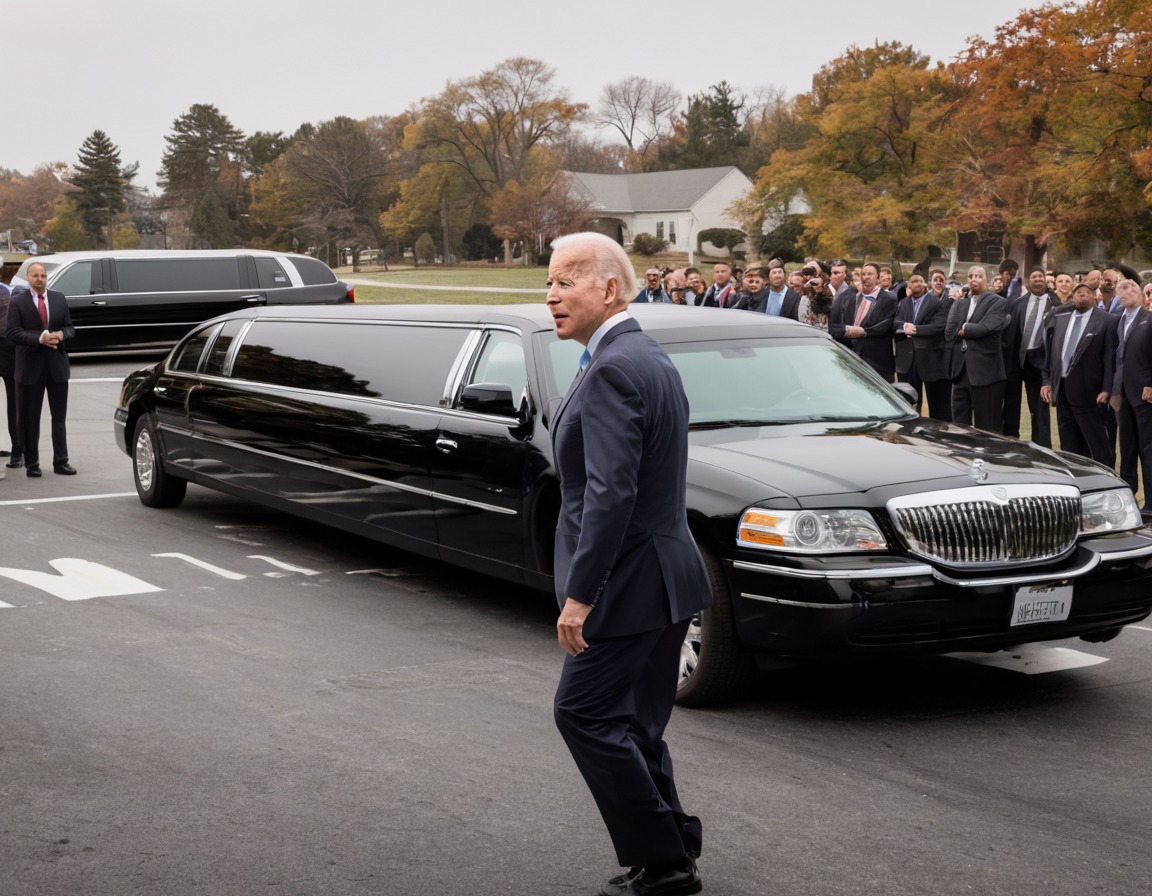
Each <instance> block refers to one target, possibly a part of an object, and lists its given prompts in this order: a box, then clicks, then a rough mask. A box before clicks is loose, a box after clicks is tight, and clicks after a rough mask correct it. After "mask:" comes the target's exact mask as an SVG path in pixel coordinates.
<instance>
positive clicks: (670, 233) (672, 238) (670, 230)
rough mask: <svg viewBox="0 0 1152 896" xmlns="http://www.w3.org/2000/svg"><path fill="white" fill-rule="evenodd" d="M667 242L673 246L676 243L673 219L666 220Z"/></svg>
mask: <svg viewBox="0 0 1152 896" xmlns="http://www.w3.org/2000/svg"><path fill="white" fill-rule="evenodd" d="M668 242H669V243H671V244H672V245H673V246H675V245H676V222H675V221H669V222H668Z"/></svg>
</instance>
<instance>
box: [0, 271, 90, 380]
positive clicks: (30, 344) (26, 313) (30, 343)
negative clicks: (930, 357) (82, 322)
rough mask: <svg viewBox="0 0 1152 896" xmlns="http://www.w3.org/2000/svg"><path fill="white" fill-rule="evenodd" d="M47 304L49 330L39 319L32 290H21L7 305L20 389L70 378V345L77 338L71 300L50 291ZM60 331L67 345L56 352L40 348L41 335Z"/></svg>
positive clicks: (58, 348)
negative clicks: (70, 304) (69, 304)
mask: <svg viewBox="0 0 1152 896" xmlns="http://www.w3.org/2000/svg"><path fill="white" fill-rule="evenodd" d="M45 295H46V297H47V301H48V326H47V327H45V326H44V322H43V321H42V320H41V319H40V309H38V308H37V307H36V298H35V296H34V295H33V293H32V291H31V290H28V289H21V290H18V291H17V292H15V293H13V294H12V298H11V299H10V300H9V303H8V330H7V332H6V333H5V335H6V336H7V337H8V341H9V342H12V343H14V344H15V345H16V382H17V383H20V384H21V385H25V384H28V385H30V384H32V383H39V382H46V381H48V380H51V381H53V382H57V383H60V382H65V381H66V380H67V379H68V375H69V372H70V370H69V364H68V342H69V340H71V339H74V338H75V336H76V329H75V327H73V326H72V315H71V314H70V313H69V311H68V299H67V298H65V296H64V293H62V292H56V291H55V290H53V289H50V290H48V291H47V293H45ZM45 330H50V331H52V332H53V333H55V332H56V331H57V330H59V331H60V332H61V333H63V334H64V341H63V342H61V343H60V344H59V345H58V346H56V348H51V347H50V346H47V345H41V344H40V335H41V334H42V333H43V332H44V331H45Z"/></svg>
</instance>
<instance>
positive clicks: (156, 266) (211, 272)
mask: <svg viewBox="0 0 1152 896" xmlns="http://www.w3.org/2000/svg"><path fill="white" fill-rule="evenodd" d="M240 261H242V259H236V258H132V259H117V260H116V280H117V284H118V287H119V290H120V292H212V291H215V290H221V289H240V288H241V287H240Z"/></svg>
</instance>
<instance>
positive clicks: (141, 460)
mask: <svg viewBox="0 0 1152 896" xmlns="http://www.w3.org/2000/svg"><path fill="white" fill-rule="evenodd" d="M159 450H160V449H159V445H158V443H157V441H156V431H155V429H154V428H153V426H152V424H151V423H150V422H149V420H148V416H147V415H146V414H145V415H143V416H141V417H140V419H139V420H137V421H136V433H135V435H134V436H133V439H132V475H133V478H134V479H135V480H136V494H138V495H139V496H140V502H141V503H142V504H144V505H145V506H147V507H176V506H178V505H179V504H180V502H181V501H183V500H184V493H185V492H186V491H187V490H188V482H187V480H184V479H178V478H177V477H175V476H173V475H171V474H170V473H168V472H166V471H165V470H164V460H163V458H162V457H161V456H160V453H159Z"/></svg>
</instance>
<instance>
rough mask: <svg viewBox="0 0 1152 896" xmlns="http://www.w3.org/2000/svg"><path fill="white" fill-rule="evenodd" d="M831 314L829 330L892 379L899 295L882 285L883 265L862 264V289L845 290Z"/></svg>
mask: <svg viewBox="0 0 1152 896" xmlns="http://www.w3.org/2000/svg"><path fill="white" fill-rule="evenodd" d="M832 304H833V308H832V311H831V313H830V314H829V315H828V332H829V333H830V334H831V336H832V338H833V339H835V340H837V341H838V342H842V343H844V344H845V345H847V346H848V347H849V348H851V349H852V351H854V352H856V354H858V355H859V356H860V358H861V359H862V360H864V361H867V362H868V365H869V366H870V367H871V368H872V369H873V370H875V371H876V372H877V373H878V374H880V376H882V377H884V379H886V380H888V382H892V380H893V379H894V378H895V376H896V356H895V354H894V349H893V345H892V333H893V329H894V326H895V322H896V311H897V302H896V296H894V295H893V294H892V293H890V292H888V291H887V290H884V289H881V288H880V266H879V265H877V264H873V263H872V262H867V263H865V264H863V265H861V266H860V291H859V292H857V293H855V294H851V293H847V292H846V293H843V294H842V295H841V296H840V297H839V298H838V299H837V300H836V301H835V302H833V303H832Z"/></svg>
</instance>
